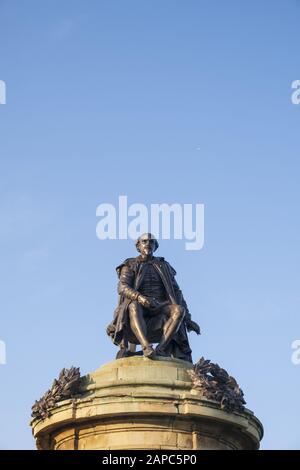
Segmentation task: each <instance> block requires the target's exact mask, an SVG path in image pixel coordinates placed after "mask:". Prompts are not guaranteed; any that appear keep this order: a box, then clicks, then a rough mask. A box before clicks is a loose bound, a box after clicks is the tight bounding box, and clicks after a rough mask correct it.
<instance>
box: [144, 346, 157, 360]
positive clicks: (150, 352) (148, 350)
mask: <svg viewBox="0 0 300 470" xmlns="http://www.w3.org/2000/svg"><path fill="white" fill-rule="evenodd" d="M143 354H144V356H145V357H147V358H148V359H154V358H155V351H154V349H153V347H152V346H151V344H149V345H148V346H145V347H144V348H143Z"/></svg>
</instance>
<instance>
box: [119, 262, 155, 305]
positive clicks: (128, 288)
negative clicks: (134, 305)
mask: <svg viewBox="0 0 300 470" xmlns="http://www.w3.org/2000/svg"><path fill="white" fill-rule="evenodd" d="M134 278H135V273H134V271H133V270H132V269H130V267H129V266H126V265H125V266H123V267H122V269H121V272H120V280H119V284H118V293H119V295H123V296H124V297H126V299H130V300H136V301H137V302H138V303H139V304H141V305H143V306H144V307H147V308H149V307H150V304H151V301H150V300H148V299H147V298H146V297H144V296H143V295H142V294H140V293H139V292H138V291H137V290H136V289H134V287H133V286H134Z"/></svg>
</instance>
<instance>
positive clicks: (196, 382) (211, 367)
mask: <svg viewBox="0 0 300 470" xmlns="http://www.w3.org/2000/svg"><path fill="white" fill-rule="evenodd" d="M188 373H189V375H190V377H191V379H192V387H193V388H194V389H196V390H199V391H200V392H201V393H202V395H203V396H204V397H206V398H208V399H209V400H215V401H217V402H218V403H219V404H220V407H221V409H222V410H225V411H229V412H232V411H243V410H244V405H245V404H246V402H245V400H244V393H243V391H242V390H241V389H240V387H239V386H238V384H237V382H236V380H235V379H234V378H233V377H231V376H230V375H229V374H228V372H227V371H226V370H225V369H221V367H220V366H219V365H218V364H213V363H212V362H210V360H209V359H204V357H201V359H199V361H198V362H197V363H196V364H195V365H194V366H193V370H191V371H188Z"/></svg>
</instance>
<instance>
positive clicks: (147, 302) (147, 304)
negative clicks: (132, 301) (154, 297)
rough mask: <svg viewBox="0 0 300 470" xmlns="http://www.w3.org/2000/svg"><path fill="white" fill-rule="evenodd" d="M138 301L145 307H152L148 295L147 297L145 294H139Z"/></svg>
mask: <svg viewBox="0 0 300 470" xmlns="http://www.w3.org/2000/svg"><path fill="white" fill-rule="evenodd" d="M137 301H138V303H139V304H141V305H142V306H143V307H146V308H150V305H151V303H150V300H148V299H147V297H145V296H144V295H142V294H139V296H138V298H137Z"/></svg>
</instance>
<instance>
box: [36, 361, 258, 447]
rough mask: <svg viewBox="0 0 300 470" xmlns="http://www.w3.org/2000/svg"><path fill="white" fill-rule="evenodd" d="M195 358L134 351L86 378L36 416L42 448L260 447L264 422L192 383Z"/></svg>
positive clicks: (37, 433)
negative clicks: (42, 416) (205, 393)
mask: <svg viewBox="0 0 300 470" xmlns="http://www.w3.org/2000/svg"><path fill="white" fill-rule="evenodd" d="M191 368H192V364H190V363H189V362H185V361H181V360H178V359H177V360H174V359H168V358H164V359H163V358H159V359H156V360H150V359H146V358H143V357H137V356H136V357H130V358H124V359H118V360H115V361H113V362H110V363H108V364H106V365H104V366H102V367H100V368H99V369H97V370H96V371H95V372H93V373H91V374H89V375H87V376H85V377H83V378H82V379H81V385H80V389H79V391H78V393H77V395H75V397H73V398H72V400H70V399H69V400H63V401H61V402H59V403H56V406H55V408H53V410H51V415H50V416H49V417H46V418H45V419H40V418H34V419H33V420H32V423H31V425H32V429H33V434H34V436H35V438H36V440H37V447H38V448H39V449H60V450H67V449H74V450H75V449H111V450H112V449H182V450H189V449H257V448H258V447H259V442H260V440H261V438H262V434H263V429H262V425H261V423H260V422H259V421H258V420H257V418H255V416H254V415H253V413H252V412H251V411H249V410H247V409H244V410H243V411H233V412H227V411H224V410H222V409H221V408H220V404H219V403H218V402H216V401H212V400H209V399H207V398H206V397H203V394H201V392H200V391H198V390H196V389H193V388H192V379H191V376H190V373H189V372H190V371H191Z"/></svg>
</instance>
